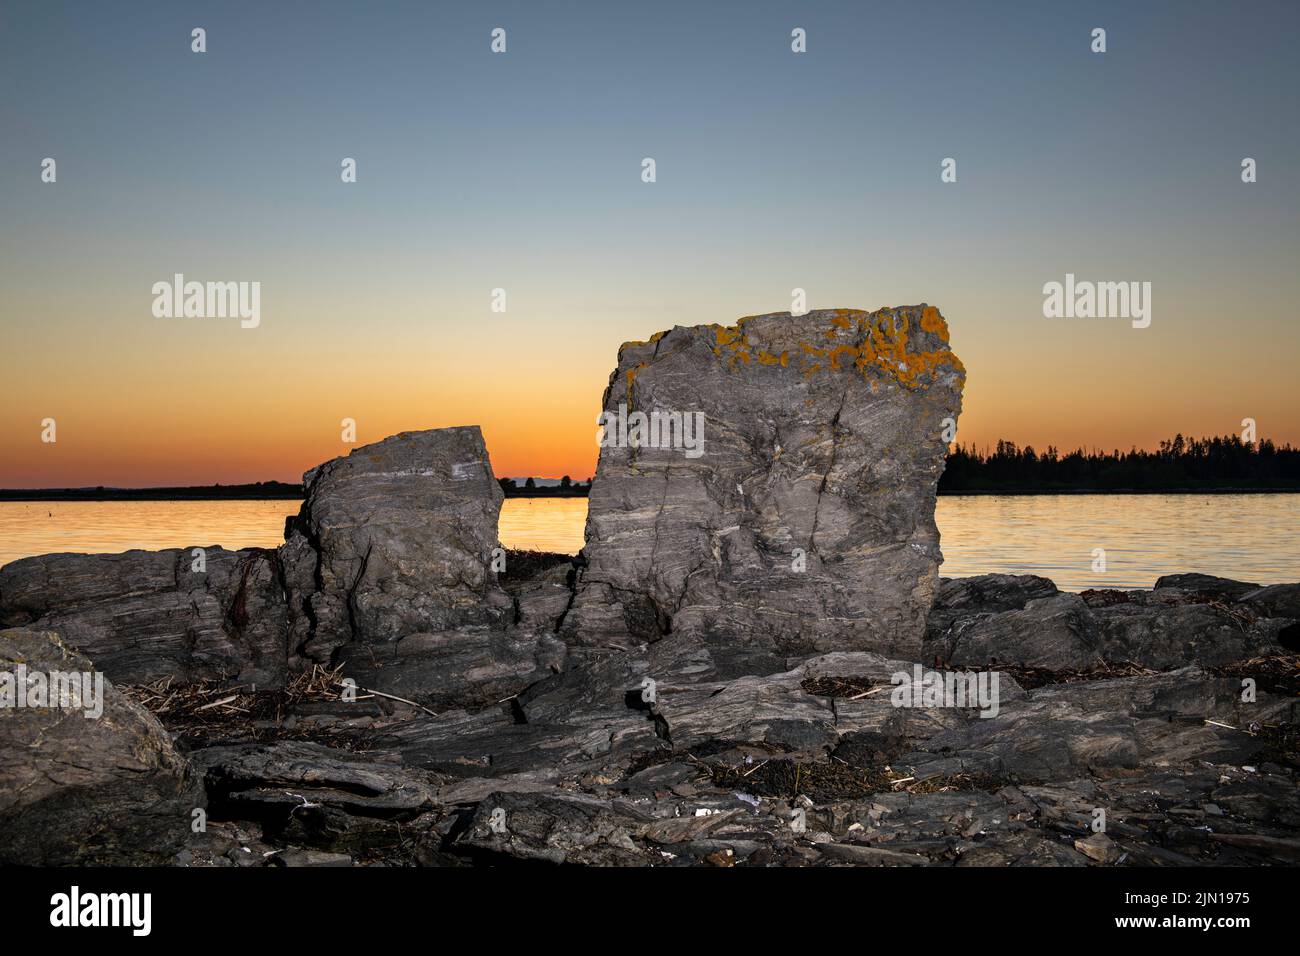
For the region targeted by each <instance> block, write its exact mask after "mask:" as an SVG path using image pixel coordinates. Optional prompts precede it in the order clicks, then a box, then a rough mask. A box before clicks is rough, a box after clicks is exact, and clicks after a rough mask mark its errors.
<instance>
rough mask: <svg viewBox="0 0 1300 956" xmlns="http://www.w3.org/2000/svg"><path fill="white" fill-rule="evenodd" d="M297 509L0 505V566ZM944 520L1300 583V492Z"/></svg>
mask: <svg viewBox="0 0 1300 956" xmlns="http://www.w3.org/2000/svg"><path fill="white" fill-rule="evenodd" d="M298 504H299V503H298V502H297V501H292V500H277V501H108V502H82V501H52V502H41V501H37V502H29V501H23V502H0V564H5V563H7V562H9V561H13V560H16V559H18V558H22V557H27V556H29V555H34V554H46V553H49V552H55V551H81V552H89V551H126V550H129V549H131V548H146V549H157V548H177V547H193V546H210V545H221V546H223V547H226V548H232V549H233V548H245V547H250V546H260V547H275V546H276V545H277V544H279V543H280V542H281V541H283V540H284V538H283V535H284V519H285V517H286V516H288V515H291V514H296V513H297V511H298ZM586 517H587V500H586V499H585V498H507V499H506V501H505V504H504V506H503V507H502V511H501V540H502V542H503V543H504V544H505V545H506V547H509V548H527V549H533V550H540V551H561V552H568V553H576V552H577V551H578V550H579V549H580V548H581V547H582V542H583V525H584V523H585V521H586ZM937 519H938V523H939V531H940V535H941V546H942V548H943V554H944V563H943V566H942V567H941V568H940V574H942V575H944V576H945V577H962V576H965V575H971V574H983V573H986V572H992V571H999V572H1006V573H1013V574H1041V575H1044V576H1046V577H1049V578H1051V579H1052V580H1054V581H1055V582H1056V583H1057V585H1058V586H1059V587H1061V588H1064V589H1066V590H1072V591H1079V590H1083V589H1085V588H1107V587H1108V588H1135V587H1150V586H1151V585H1152V584H1153V583H1154V582H1155V579H1156V578H1158V577H1159V576H1160V575H1162V574H1170V573H1174V572H1178V571H1201V572H1205V573H1207V574H1219V575H1223V576H1225V577H1233V578H1238V579H1240V580H1246V581H1258V582H1259V583H1261V584H1276V583H1281V582H1294V581H1300V495H1024V496H1018V495H979V496H955V495H954V496H944V497H941V498H939V501H938V509H937ZM1098 548H1100V549H1103V550H1104V551H1105V567H1106V570H1105V571H1104V572H1102V571H1097V570H1094V564H1095V563H1097V558H1096V556H1095V554H1094V550H1095V549H1098Z"/></svg>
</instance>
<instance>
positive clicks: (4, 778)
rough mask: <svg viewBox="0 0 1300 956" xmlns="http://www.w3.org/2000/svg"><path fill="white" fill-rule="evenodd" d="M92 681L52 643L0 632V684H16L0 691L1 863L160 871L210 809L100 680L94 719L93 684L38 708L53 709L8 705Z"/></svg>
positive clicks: (183, 767)
mask: <svg viewBox="0 0 1300 956" xmlns="http://www.w3.org/2000/svg"><path fill="white" fill-rule="evenodd" d="M91 671H92V665H91V663H90V661H89V660H87V659H86V658H85V657H83V656H82V655H80V654H78V653H76V652H74V651H72V650H70V649H69V648H68V646H67V645H66V644H64V643H63V642H62V641H60V640H59V638H58V635H56V634H54V633H53V632H50V631H37V630H28V629H25V628H12V629H9V630H5V631H0V679H5V678H8V680H7V681H6V682H5V683H9V684H11V685H12V686H5V683H0V704H3V706H0V864H5V865H28V866H32V865H36V866H66V865H91V864H95V865H99V864H125V865H137V864H158V863H163V862H166V861H167V860H168V859H169V858H170V857H171V856H172V855H173V854H174V853H175V852H176V850H177V849H178V848H179V847H180V846H181V845H182V844H183V843H184V841H185V840H186V839H187V838H188V836H189V833H190V822H191V813H192V811H193V810H194V809H195V808H198V807H203V806H205V804H206V798H205V796H204V793H203V788H202V786H201V785H200V783H199V781H198V779H197V777H196V776H195V775H194V774H193V773H192V772H191V770H190V767H189V764H188V763H187V762H186V760H185V758H184V757H182V756H181V755H180V754H178V753H177V752H176V750H175V748H174V747H173V746H172V742H171V738H170V737H169V736H168V734H167V732H166V731H165V730H163V728H162V727H161V726H160V725H159V723H158V721H157V720H156V719H155V718H154V717H153V716H152V715H151V714H150V713H149V712H148V711H146V710H145V709H144V708H143V707H141V706H139V705H138V704H136V703H134V702H133V701H130V700H128V699H127V698H125V697H123V696H122V695H121V694H120V693H119V692H118V691H117V689H116V688H114V687H113V685H112V684H111V683H109V682H108V681H107V680H103V683H102V686H101V696H100V700H99V703H100V704H101V705H102V713H100V714H99V716H93V714H94V713H95V712H96V711H97V710H99V709H100V707H99V706H94V707H88V706H86V705H87V703H88V697H89V698H90V699H91V700H93V697H94V695H95V693H96V692H95V690H94V686H95V685H94V683H92V684H91V685H90V687H89V688H88V689H89V690H90V694H89V695H82V696H74V695H70V694H69V695H64V696H63V697H62V698H61V700H56V699H54V698H46V699H45V700H44V701H40V702H43V703H46V704H56V703H57V704H60V706H44V707H31V706H22V707H19V706H16V705H15V703H16V699H15V697H14V694H15V693H20V694H24V695H27V696H26V700H27V701H29V702H30V701H31V700H32V698H31V694H32V693H33V692H34V689H35V688H36V686H37V683H36V682H37V681H38V680H42V679H44V680H47V681H48V680H49V679H50V677H51V676H52V674H53V673H54V672H58V673H61V674H78V675H80V674H87V673H90V672H91ZM37 674H39V675H41V677H39V678H37V677H34V676H33V675H37ZM99 677H100V678H101V679H102V675H99ZM92 681H93V678H92ZM78 703H80V705H81V706H75V705H76V704H78ZM88 714H90V716H88Z"/></svg>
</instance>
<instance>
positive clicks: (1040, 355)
mask: <svg viewBox="0 0 1300 956" xmlns="http://www.w3.org/2000/svg"><path fill="white" fill-rule="evenodd" d="M612 6H613V5H612V4H607V3H590V4H586V3H558V2H557V3H542V2H527V3H519V4H504V3H491V4H489V3H471V2H465V3H458V4H435V3H425V2H419V3H415V2H413V3H383V4H373V3H301V4H279V3H277V4H275V5H274V9H268V7H270V5H268V4H264V3H224V2H223V3H195V4H187V3H165V4H164V3H158V4H134V3H133V4H105V3H85V4H63V3H48V4H46V3H41V4H37V3H20V4H6V5H5V6H4V7H0V90H2V91H3V95H0V227H2V228H0V355H3V359H4V363H3V375H0V449H2V450H0V487H51V486H79V485H130V486H147V485H166V484H210V483H213V482H223V483H235V482H244V481H257V480H264V479H280V480H289V481H293V480H297V479H298V478H299V477H300V475H301V473H302V472H303V471H304V470H305V469H307V468H308V467H311V466H312V465H314V464H317V463H319V462H321V461H323V460H325V459H328V458H331V457H334V456H335V455H339V454H345V453H346V452H347V451H348V450H349V449H350V447H352V446H348V445H346V444H344V443H343V442H342V441H341V440H340V420H341V419H342V418H345V417H350V418H354V419H356V421H357V423H358V439H359V442H361V443H364V442H369V441H376V440H378V439H381V438H383V437H385V436H387V435H389V434H392V433H395V432H398V431H402V430H410V429H420V428H435V427H440V426H448V425H461V424H473V423H478V424H481V425H482V427H483V431H484V434H485V436H486V439H487V443H488V447H489V450H490V453H491V456H492V463H493V466H494V468H495V469H496V471H497V473H498V474H501V475H528V474H532V475H549V476H559V475H561V474H566V473H567V474H570V475H572V476H573V477H575V478H585V477H587V476H588V475H590V474H591V473H592V471H593V470H594V465H595V458H596V445H595V441H594V434H595V418H596V414H597V412H598V411H599V407H600V400H601V393H602V391H603V389H604V387H605V384H606V382H607V380H608V377H609V374H610V371H611V370H612V369H613V367H614V365H615V358H616V352H617V349H618V346H619V344H620V343H621V342H623V341H626V340H629V339H645V338H647V337H648V336H649V335H650V334H651V333H653V332H655V331H658V330H661V329H666V328H669V327H671V326H673V325H694V324H698V323H710V322H721V323H727V324H729V323H732V322H734V321H735V319H736V318H737V317H739V316H742V315H747V314H752V313H759V312H771V311H781V310H786V309H789V308H790V302H791V290H792V289H793V288H796V287H800V288H804V289H806V290H807V295H808V305H809V307H811V308H830V307H853V308H864V309H874V308H877V307H880V306H883V305H904V304H913V303H919V302H928V303H931V304H933V305H937V306H938V307H939V308H940V309H941V310H942V311H943V313H944V315H945V316H946V317H947V320H948V323H949V326H950V328H951V330H952V342H953V347H954V349H955V351H956V352H957V354H958V355H959V356H960V357H961V358H962V360H963V361H964V363H965V365H966V368H967V371H968V385H967V390H966V396H965V410H964V413H963V415H962V418H961V423H960V432H959V435H958V440H959V441H963V442H975V443H977V444H979V445H983V444H985V443H991V442H995V441H996V440H997V439H998V438H1008V439H1011V440H1014V441H1016V442H1018V443H1020V444H1025V443H1030V444H1033V445H1035V446H1037V447H1040V448H1041V447H1043V446H1046V445H1047V444H1049V443H1050V444H1055V445H1057V446H1058V447H1062V448H1072V447H1074V446H1076V445H1080V444H1083V445H1087V446H1100V447H1104V448H1107V449H1109V448H1113V447H1117V446H1118V447H1121V448H1127V447H1128V446H1130V445H1134V444H1136V445H1138V446H1152V445H1154V444H1156V443H1157V442H1158V441H1159V440H1160V439H1162V438H1165V437H1172V435H1173V434H1174V433H1175V432H1182V433H1184V434H1189V435H1206V434H1226V433H1229V432H1239V431H1240V428H1241V426H1240V422H1241V420H1242V419H1243V418H1244V417H1251V418H1254V419H1255V420H1256V421H1257V422H1258V428H1259V434H1260V436H1261V437H1268V438H1272V439H1274V440H1275V441H1278V442H1286V441H1289V442H1291V443H1300V374H1298V373H1297V368H1298V360H1300V322H1298V321H1297V318H1296V315H1295V303H1296V302H1297V301H1300V269H1298V268H1297V264H1298V263H1300V189H1298V188H1297V182H1300V128H1298V125H1297V123H1296V94H1297V89H1300V58H1297V57H1296V55H1295V51H1294V42H1295V36H1296V35H1297V32H1298V31H1300V4H1296V3H1294V2H1279V3H1244V4H1240V5H1238V4H1224V3H1219V2H1204V3H1202V2H1177V3H1168V4H1161V3H1143V4H1131V3H1116V4H1106V3H1081V4H1069V5H1065V4H1041V3H1032V2H1025V3H1005V4H990V5H982V6H981V5H975V4H971V3H966V2H953V3H916V4H898V5H895V4H890V5H884V4H880V5H869V4H863V3H857V2H854V3H847V2H846V3H811V4H809V3H746V4H744V5H743V10H744V11H745V16H744V17H740V16H736V15H735V10H736V9H738V8H739V7H740V5H739V4H737V5H736V8H729V7H728V5H726V4H709V5H704V4H697V3H682V4H674V3H662V2H660V3H653V4H631V3H629V4H620V5H619V6H620V7H621V8H622V9H621V10H618V11H616V10H613V9H611V7H612ZM196 26H201V27H204V28H205V29H206V30H207V46H208V52H206V53H203V54H196V53H192V52H191V50H190V44H191V39H190V31H191V29H192V28H194V27H196ZM498 26H499V27H504V28H505V29H506V31H507V38H508V40H507V42H508V47H507V52H506V53H505V54H493V53H492V52H491V51H490V49H489V43H490V35H489V34H490V31H491V30H492V29H493V28H494V27H498ZM795 27H803V28H804V29H806V30H807V35H808V52H807V53H804V54H795V53H792V52H791V49H790V31H791V30H792V29H793V28H795ZM1094 27H1104V28H1105V29H1106V31H1107V46H1108V51H1107V52H1106V53H1105V54H1094V53H1092V52H1090V48H1089V45H1090V42H1091V41H1090V32H1091V30H1092V29H1093V28H1094ZM45 157H53V158H54V159H55V160H56V161H57V176H58V178H57V182H55V183H53V184H50V183H44V182H42V181H41V162H42V160H43V159H44V158H45ZM344 157H353V158H355V159H356V160H357V172H358V176H357V179H358V181H357V182H356V183H354V184H344V183H342V182H341V181H340V163H341V161H342V159H343V158H344ZM643 157H653V158H654V159H655V160H656V163H657V177H658V181H657V182H655V183H653V184H647V183H643V182H642V181H641V161H642V158H643ZM945 157H953V158H955V159H956V160H957V172H958V178H957V182H956V183H951V184H945V183H941V182H940V176H939V173H940V162H941V161H942V160H943V159H944V158H945ZM1243 157H1252V158H1254V159H1256V160H1257V162H1258V182H1256V183H1253V184H1244V183H1242V181H1241V177H1240V171H1241V161H1242V158H1243ZM178 272H180V273H184V274H185V276H186V278H187V279H195V280H199V281H206V280H218V281H227V280H229V281H254V280H256V281H259V282H260V283H261V325H260V327H259V328H256V329H241V328H240V325H239V320H238V319H234V318H231V319H219V318H204V319H200V318H189V319H184V318H156V317H155V316H154V315H153V314H152V312H151V305H152V302H153V295H152V293H151V287H152V286H153V284H154V283H155V282H158V281H168V282H170V281H171V278H172V276H173V274H174V273H178ZM1066 273H1074V274H1075V275H1076V276H1077V277H1078V278H1080V279H1091V280H1099V281H1130V280H1136V281H1148V282H1150V283H1151V284H1152V297H1153V318H1152V322H1151V326H1150V327H1149V328H1146V329H1134V328H1132V327H1131V325H1130V323H1129V321H1128V320H1126V319H1048V318H1044V316H1043V309H1042V306H1043V291H1042V289H1043V285H1044V283H1046V282H1051V281H1062V280H1063V279H1064V276H1065V274H1066ZM497 287H501V288H504V289H506V293H507V306H508V310H507V312H506V313H505V314H496V313H493V312H492V311H491V310H490V302H491V294H492V290H493V289H494V288H497ZM45 418H54V419H55V420H56V421H57V429H58V431H57V435H58V441H57V442H56V443H55V444H46V443H43V442H42V441H41V422H42V419H45Z"/></svg>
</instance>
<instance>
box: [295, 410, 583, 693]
mask: <svg viewBox="0 0 1300 956" xmlns="http://www.w3.org/2000/svg"><path fill="white" fill-rule="evenodd" d="M304 484H305V486H306V489H307V498H306V500H305V501H304V502H303V505H302V510H301V511H300V513H299V514H298V515H297V517H295V518H293V519H290V521H289V522H288V528H287V540H286V542H285V544H284V546H283V547H282V548H281V550H280V554H281V556H282V561H283V564H284V568H285V579H286V581H287V582H288V588H289V605H290V609H291V612H292V613H293V615H294V625H293V634H292V636H291V646H292V649H293V652H294V653H295V654H298V655H301V656H302V657H305V658H307V659H309V660H313V661H317V662H320V663H328V664H331V665H337V664H342V665H343V668H344V674H345V675H346V676H347V677H350V678H352V679H354V680H356V681H357V683H358V684H359V685H360V686H362V687H365V688H370V689H373V690H378V691H381V692H383V693H388V694H397V695H398V696H401V697H406V698H409V699H413V700H418V701H419V702H421V703H422V704H427V705H432V706H436V707H438V708H440V709H441V708H442V707H444V706H453V705H454V706H468V707H481V706H484V705H486V704H489V703H492V702H494V701H497V700H500V699H502V698H504V697H508V696H510V695H511V694H513V693H515V692H517V691H519V690H521V689H523V688H524V687H526V686H527V685H528V684H529V683H532V682H533V681H535V680H538V679H540V678H541V677H543V676H545V675H547V674H550V673H552V671H553V670H556V669H558V668H559V667H560V666H562V663H563V661H564V656H565V646H564V645H563V643H561V642H560V641H559V640H558V639H556V638H555V637H554V636H553V632H554V618H555V616H557V615H558V614H560V613H563V610H564V607H565V606H567V603H568V595H569V591H568V588H567V587H564V586H563V585H562V584H561V588H560V590H562V591H563V594H562V597H563V603H562V604H557V601H556V599H555V597H554V596H553V592H555V591H556V589H555V588H554V587H545V582H540V581H539V582H537V584H536V588H538V589H543V588H544V590H538V591H537V592H536V593H533V592H531V591H530V592H529V594H528V595H517V596H512V595H511V594H510V593H507V592H506V590H505V589H503V588H502V587H501V585H500V584H499V583H498V580H497V573H496V572H495V571H494V570H493V557H494V554H493V553H494V550H495V549H496V548H497V547H498V544H497V518H498V514H499V512H500V509H501V501H502V498H503V497H504V496H503V494H502V492H501V486H500V485H499V484H498V483H497V481H496V479H495V478H494V477H493V475H492V467H491V465H490V463H489V462H488V454H487V449H486V448H485V447H484V445H483V436H482V435H481V434H480V432H479V430H478V428H477V427H476V426H474V427H465V428H442V429H435V430H432V431H423V432H403V433H402V434H400V435H396V436H393V437H392V438H388V439H385V440H384V441H381V442H378V443H376V444H373V445H367V446H365V447H363V448H358V449H357V450H355V451H353V452H352V453H351V454H350V455H348V456H347V457H346V458H336V459H334V460H333V461H330V462H326V463H325V464H323V465H321V466H319V467H318V468H314V469H312V470H311V471H309V472H307V474H306V475H305V476H304ZM559 579H560V581H561V582H563V580H564V577H563V574H560V575H559Z"/></svg>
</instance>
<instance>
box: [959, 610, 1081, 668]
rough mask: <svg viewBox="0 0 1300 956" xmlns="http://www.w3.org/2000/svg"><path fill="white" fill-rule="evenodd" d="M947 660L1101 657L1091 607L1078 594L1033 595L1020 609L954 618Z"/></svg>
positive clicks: (1035, 663)
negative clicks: (958, 620)
mask: <svg viewBox="0 0 1300 956" xmlns="http://www.w3.org/2000/svg"><path fill="white" fill-rule="evenodd" d="M943 659H944V660H947V661H951V662H952V663H953V664H954V665H959V666H965V667H985V666H991V665H996V664H1007V663H1012V662H1014V663H1018V664H1024V665H1027V666H1029V667H1042V668H1046V669H1047V670H1086V669H1088V668H1091V667H1095V666H1096V665H1098V664H1100V663H1101V662H1102V653H1101V641H1100V639H1099V637H1098V635H1097V623H1096V620H1095V619H1094V618H1093V615H1092V612H1091V611H1090V610H1089V609H1088V606H1087V605H1086V604H1085V603H1084V601H1083V599H1082V598H1081V597H1079V595H1077V594H1058V595H1056V596H1055V597H1050V598H1039V599H1037V600H1033V601H1029V602H1028V603H1027V604H1026V605H1025V606H1024V607H1023V608H1021V609H1020V610H1018V611H1002V612H999V613H994V614H976V615H974V616H972V617H969V618H967V619H965V620H962V621H960V622H958V623H957V624H955V625H954V626H953V628H952V631H951V636H950V641H949V646H948V650H947V653H946V654H945V655H944V658H943Z"/></svg>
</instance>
